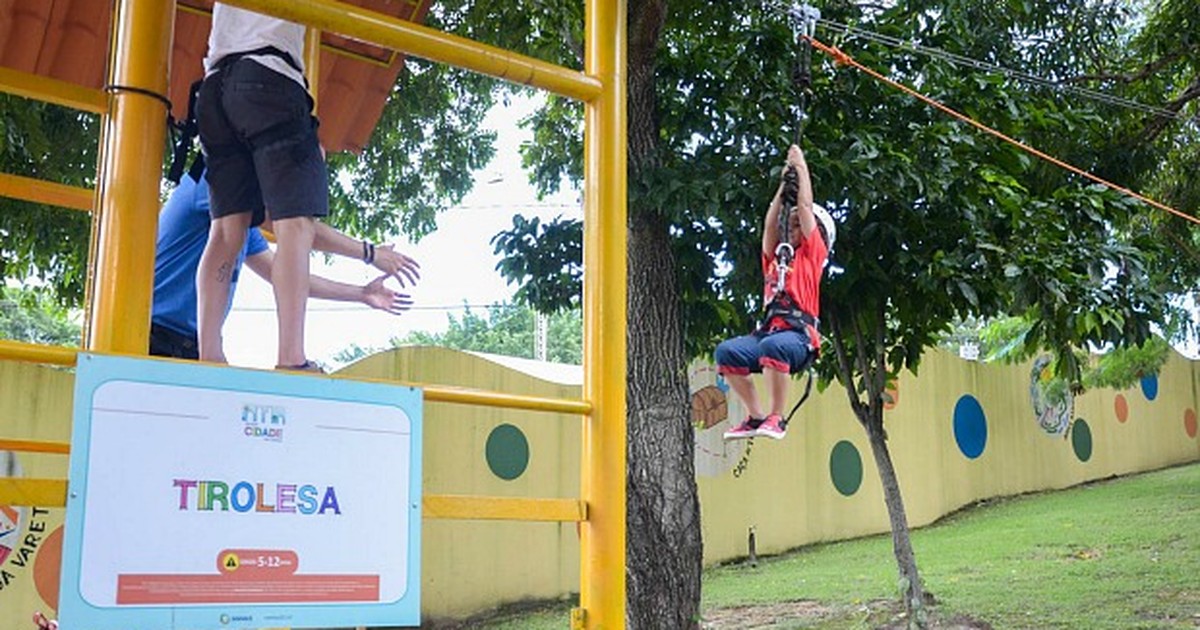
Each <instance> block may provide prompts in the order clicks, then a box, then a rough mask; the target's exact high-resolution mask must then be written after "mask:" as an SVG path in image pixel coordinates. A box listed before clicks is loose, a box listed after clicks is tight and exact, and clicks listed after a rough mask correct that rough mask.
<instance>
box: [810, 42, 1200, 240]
mask: <svg viewBox="0 0 1200 630" xmlns="http://www.w3.org/2000/svg"><path fill="white" fill-rule="evenodd" d="M809 42H810V43H811V44H812V45H813V47H814V48H816V49H818V50H820V51H821V52H823V53H825V54H827V55H829V56H830V57H832V58H833V59H834V61H836V62H837V63H838V64H839V65H848V66H851V67H854V68H856V69H858V70H860V71H862V72H864V73H866V74H868V75H870V76H872V77H874V78H875V79H878V80H879V81H882V82H884V83H886V84H888V85H890V86H892V87H894V88H896V89H898V90H900V91H902V92H904V93H905V94H908V95H910V96H912V97H914V98H916V99H917V100H920V101H922V102H924V103H925V104H927V105H929V106H931V107H933V108H935V109H938V110H940V111H942V112H944V113H946V114H948V115H949V116H951V117H953V118H957V119H958V120H961V121H962V122H965V123H967V124H969V125H971V126H972V127H975V128H976V129H979V130H980V131H982V132H984V133H986V134H989V135H992V136H995V137H996V138H999V139H1000V140H1003V141H1005V142H1008V143H1009V144H1012V145H1013V146H1015V147H1017V148H1019V149H1021V150H1022V151H1025V152H1026V153H1029V154H1030V155H1033V156H1035V157H1038V158H1041V159H1043V160H1045V161H1047V162H1049V163H1051V164H1054V165H1055V166H1058V167H1060V168H1063V169H1066V170H1067V171H1070V172H1072V173H1075V174H1076V175H1080V176H1082V177H1085V178H1087V179H1089V180H1091V181H1093V182H1095V183H1097V184H1100V185H1101V186H1104V187H1106V188H1109V189H1111V190H1115V191H1117V192H1119V193H1122V194H1124V195H1126V196H1129V197H1132V198H1134V199H1137V200H1138V201H1141V202H1142V203H1144V204H1146V205H1148V206H1151V207H1154V208H1157V209H1159V210H1162V211H1164V212H1169V213H1171V214H1173V215H1175V216H1178V217H1180V218H1183V219H1186V220H1188V221H1191V222H1192V223H1195V224H1197V225H1200V218H1196V217H1194V216H1192V215H1190V214H1186V213H1184V212H1180V211H1179V210H1176V209H1175V208H1172V207H1171V206H1168V205H1166V204H1164V203H1162V202H1159V201H1155V200H1154V199H1151V198H1149V197H1147V196H1145V195H1143V194H1141V193H1137V192H1134V191H1133V190H1131V189H1129V188H1126V187H1124V186H1121V185H1118V184H1114V183H1113V182H1110V181H1108V180H1106V179H1104V178H1102V177H1099V176H1097V175H1093V174H1092V173H1089V172H1088V171H1085V170H1083V169H1081V168H1079V167H1077V166H1074V165H1072V164H1069V163H1067V162H1064V161H1063V160H1060V159H1058V158H1056V157H1054V156H1052V155H1049V154H1047V153H1044V152H1042V151H1039V150H1038V149H1035V148H1033V147H1031V146H1029V145H1027V144H1025V143H1024V142H1021V141H1020V140H1017V139H1016V138H1012V137H1010V136H1007V135H1005V134H1004V133H1002V132H1000V131H997V130H996V129H993V128H991V127H989V126H987V125H985V124H983V123H981V122H979V121H977V120H975V119H973V118H971V117H970V116H967V115H966V114H962V113H959V112H958V111H957V110H954V109H951V108H950V107H947V106H946V105H943V104H942V103H941V102H939V101H937V100H934V99H932V98H930V97H928V96H925V95H924V94H922V93H920V92H918V91H916V90H914V89H912V88H910V87H908V86H907V85H904V84H903V83H900V82H899V81H896V80H894V79H891V78H889V77H886V76H884V75H883V74H881V73H879V72H877V71H875V70H873V69H871V68H868V67H867V66H864V65H863V64H861V63H859V62H858V61H856V60H855V59H854V58H853V57H851V56H850V55H849V54H847V53H845V52H843V51H842V50H840V49H838V48H837V47H834V46H830V45H828V44H825V43H823V42H821V41H819V40H818V39H817V38H815V37H810V38H809Z"/></svg>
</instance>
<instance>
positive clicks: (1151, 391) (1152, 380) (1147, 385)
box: [1142, 374, 1158, 400]
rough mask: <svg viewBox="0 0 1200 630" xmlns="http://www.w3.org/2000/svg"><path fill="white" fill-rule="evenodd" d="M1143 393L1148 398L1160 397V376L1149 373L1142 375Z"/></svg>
mask: <svg viewBox="0 0 1200 630" xmlns="http://www.w3.org/2000/svg"><path fill="white" fill-rule="evenodd" d="M1142 395H1143V396H1145V397H1146V400H1154V399H1155V398H1158V376H1157V375H1155V374H1148V375H1146V376H1143V377H1142Z"/></svg>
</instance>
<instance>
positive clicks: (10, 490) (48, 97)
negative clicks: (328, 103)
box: [0, 0, 627, 629]
mask: <svg viewBox="0 0 1200 630" xmlns="http://www.w3.org/2000/svg"><path fill="white" fill-rule="evenodd" d="M226 2H227V3H228V4H230V5H233V6H238V7H241V8H245V9H250V10H254V11H258V12H261V13H265V14H269V15H274V16H276V17H280V18H284V19H287V20H291V21H293V22H297V23H301V24H306V25H308V26H309V27H310V29H311V30H312V31H313V32H314V33H316V32H319V31H331V32H335V33H340V34H342V35H345V36H348V37H352V38H355V39H359V40H362V41H367V42H371V43H373V44H376V45H379V46H383V47H386V48H389V49H392V50H395V51H399V52H401V53H404V54H413V55H417V56H420V57H422V58H425V59H429V60H431V61H434V62H439V63H445V64H449V65H453V66H457V67H459V68H464V69H467V70H472V71H475V72H479V73H482V74H487V75H490V76H493V77H497V78H500V79H503V80H506V81H510V82H514V83H520V84H524V85H528V86H532V87H536V88H539V89H543V90H547V91H550V92H553V93H555V94H559V95H562V96H567V97H570V98H574V99H577V100H581V101H583V102H584V103H585V106H586V107H585V135H584V155H585V158H584V160H585V165H584V167H585V180H586V181H585V194H584V235H583V242H584V270H585V271H584V295H583V305H584V361H583V363H584V365H583V367H584V386H583V396H584V399H583V400H562V399H551V398H540V397H531V396H518V395H512V394H505V393H502V392H483V391H476V390H467V389H461V388H455V387H446V386H438V385H418V386H420V387H422V388H423V391H424V399H425V400H426V401H427V402H447V403H457V404H473V405H488V406H495V407H506V408H517V409H527V410H531V411H549V412H559V413H569V414H578V415H580V416H582V417H583V419H584V420H583V422H584V426H583V462H582V466H581V469H582V471H583V472H582V475H583V478H582V480H581V498H580V499H526V498H507V497H469V496H453V495H426V496H424V497H423V498H422V504H423V506H424V510H425V515H426V516H427V517H429V518H449V519H507V520H523V521H552V522H578V523H580V524H581V527H580V535H581V536H580V543H581V544H580V546H581V554H582V562H581V576H580V606H579V608H577V609H576V610H574V611H573V612H572V614H571V627H572V628H606V629H608V628H624V627H625V536H626V531H625V476H626V460H625V458H626V455H625V453H626V450H625V448H626V421H625V354H626V346H625V333H626V291H627V288H626V276H625V271H626V268H625V255H626V240H625V220H626V187H627V184H626V177H625V165H626V160H625V155H626V140H625V138H626V117H625V116H626V114H625V101H626V94H625V84H626V71H625V54H626V45H627V44H626V42H627V35H626V27H625V24H626V3H627V0H585V2H586V7H585V16H586V17H585V19H586V23H585V30H586V33H587V48H586V59H585V62H584V71H583V72H579V71H576V70H571V69H568V68H563V67H560V66H556V65H553V64H549V63H546V62H544V61H540V60H537V59H533V58H530V57H526V56H523V55H519V54H516V53H513V52H510V51H506V50H502V49H499V48H495V47H492V46H488V45H485V44H481V43H478V42H473V41H470V40H467V39H463V38H460V37H456V36H453V35H449V34H447V33H443V32H439V31H436V30H433V29H430V28H427V27H424V26H421V25H419V24H414V23H411V22H407V21H405V20H400V19H398V18H393V17H390V16H386V15H382V14H379V13H376V12H372V11H367V10H365V9H362V8H359V7H354V6H350V5H347V4H343V3H340V2H335V1H332V0H226ZM174 10H175V2H174V1H173V0H117V2H116V7H115V13H114V20H113V37H112V42H113V46H112V48H113V53H112V58H111V63H110V73H111V76H110V80H109V83H110V84H112V85H114V86H117V88H116V89H114V90H113V91H112V93H111V94H109V95H105V94H103V93H100V92H98V91H95V90H87V89H85V88H80V87H78V86H72V85H69V84H66V83H63V82H60V81H53V80H50V79H45V78H42V77H31V76H30V75H27V74H23V73H18V72H14V71H9V70H4V69H0V91H9V92H15V93H18V94H21V95H22V96H28V97H32V98H39V99H41V100H45V101H48V102H52V103H58V104H61V105H66V106H68V107H74V108H77V109H81V110H83V111H91V112H95V113H100V114H101V115H102V116H103V124H102V125H101V153H100V155H101V157H100V163H99V165H98V170H99V177H98V185H97V188H96V191H95V202H96V203H95V206H96V207H97V208H98V211H97V212H96V213H95V216H96V221H95V223H94V237H93V249H92V254H93V256H94V259H95V262H94V263H93V264H92V265H91V267H92V269H91V274H92V276H91V282H90V283H89V285H90V287H91V288H90V289H89V301H88V304H87V306H88V312H89V317H88V331H89V332H88V334H87V344H86V346H87V348H88V349H89V350H91V351H93V352H100V353H106V354H128V355H144V354H145V352H146V345H147V338H148V335H149V312H150V308H149V306H150V299H151V291H152V286H151V285H152V278H153V268H154V260H153V251H152V249H151V248H149V247H146V243H151V242H153V241H154V236H155V230H156V223H157V210H158V203H159V199H158V181H159V175H160V169H161V164H162V157H163V155H162V147H163V140H164V134H165V127H164V125H163V124H162V120H163V119H164V118H165V112H164V108H165V105H164V103H163V102H161V101H160V100H159V99H157V98H155V97H154V96H152V95H153V94H165V93H166V89H167V65H168V60H169V56H170V50H171V39H172V37H173V27H174ZM312 39H313V40H315V35H314V36H313V38H312ZM310 48H312V49H315V48H316V47H315V46H312V45H311V42H310ZM314 56H315V55H310V58H311V57H314ZM310 63H314V62H312V61H311V60H310ZM123 88H134V89H133V90H128V89H123ZM0 194H2V195H9V196H15V197H17V198H21V199H27V200H30V201H37V202H41V203H52V204H55V205H62V206H65V207H69V208H76V209H81V210H86V209H89V208H91V207H92V205H91V204H87V203H85V202H84V199H85V197H86V196H87V195H89V194H91V193H89V191H86V190H84V189H78V188H73V187H69V186H61V185H55V184H48V183H45V182H37V181H36V180H28V178H19V177H15V176H0ZM0 359H15V360H21V361H29V362H35V363H48V364H53V365H65V366H71V365H74V364H75V362H76V359H77V351H76V350H74V349H70V348H53V347H45V346H35V345H31V344H22V343H15V342H6V341H0ZM0 450H15V451H24V452H35V453H51V454H64V455H65V454H68V453H69V451H70V445H69V444H66V443H62V442H38V441H32V440H14V439H0ZM66 491H67V488H66V481H65V480H55V479H0V505H4V504H8V505H39V506H47V507H52V506H62V505H64V504H65V502H66Z"/></svg>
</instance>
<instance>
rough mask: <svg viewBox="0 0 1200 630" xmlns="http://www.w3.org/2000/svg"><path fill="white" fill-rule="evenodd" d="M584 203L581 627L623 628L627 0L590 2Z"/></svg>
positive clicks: (586, 69)
mask: <svg viewBox="0 0 1200 630" xmlns="http://www.w3.org/2000/svg"><path fill="white" fill-rule="evenodd" d="M586 13H587V23H586V29H587V36H586V39H587V58H586V60H585V62H584V65H585V68H584V71H585V73H586V74H587V75H588V76H590V77H595V78H597V79H599V80H600V84H601V85H602V86H603V88H602V90H601V93H600V95H599V96H598V97H597V98H595V99H593V100H592V101H590V102H589V103H588V104H587V108H586V112H585V125H586V127H585V132H584V174H585V184H584V196H583V198H584V206H583V227H584V230H583V255H584V263H583V268H584V270H585V271H584V273H585V276H584V282H583V308H584V318H583V322H584V328H583V346H584V355H583V365H584V381H583V398H584V400H588V401H591V402H592V414H591V416H589V417H585V418H584V425H583V426H584V430H583V462H582V471H583V499H584V501H585V502H586V504H587V509H588V520H587V521H586V522H584V523H583V525H582V527H581V538H580V547H581V554H582V558H581V565H580V566H581V570H582V573H583V575H582V579H581V584H580V594H579V605H580V608H581V609H582V610H580V611H578V613H577V615H576V616H575V617H574V618H575V619H576V621H574V622H573V623H579V624H580V625H581V626H582V627H584V628H597V629H599V628H603V629H605V630H609V629H613V628H624V627H625V475H626V473H625V440H626V435H625V424H626V421H625V346H626V342H625V326H626V320H625V317H626V315H625V313H626V306H625V305H626V291H627V287H626V278H625V255H626V235H625V230H626V225H625V217H626V207H625V199H626V197H625V193H626V180H625V146H626V128H625V127H626V125H625V121H626V118H625V94H626V88H625V81H626V75H625V55H626V42H627V39H626V32H625V20H626V0H587V7H586Z"/></svg>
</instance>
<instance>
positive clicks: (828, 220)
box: [812, 203, 837, 251]
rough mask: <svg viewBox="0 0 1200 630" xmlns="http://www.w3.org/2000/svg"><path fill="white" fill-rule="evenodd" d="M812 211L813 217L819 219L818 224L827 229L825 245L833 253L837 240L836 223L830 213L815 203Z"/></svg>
mask: <svg viewBox="0 0 1200 630" xmlns="http://www.w3.org/2000/svg"><path fill="white" fill-rule="evenodd" d="M812 209H813V216H815V217H816V218H817V223H819V224H820V225H821V227H823V228H825V235H826V237H827V242H826V243H825V245H826V247H827V249H829V251H833V242H834V241H836V240H837V224H836V223H834V221H833V216H832V215H831V214H829V211H828V210H826V209H825V208H823V207H821V204H819V203H814V204H813V207H812Z"/></svg>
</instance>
